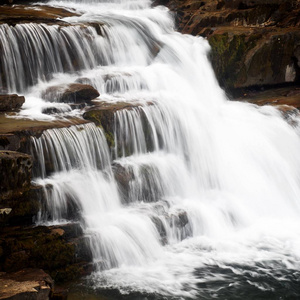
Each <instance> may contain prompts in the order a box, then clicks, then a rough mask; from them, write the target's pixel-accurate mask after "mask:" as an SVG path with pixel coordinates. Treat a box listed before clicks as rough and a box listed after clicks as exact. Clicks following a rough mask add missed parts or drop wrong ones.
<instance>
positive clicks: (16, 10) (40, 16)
mask: <svg viewBox="0 0 300 300" xmlns="http://www.w3.org/2000/svg"><path fill="white" fill-rule="evenodd" d="M4 2H6V3H4V4H17V3H20V2H24V0H22V1H17V0H6V1H4ZM28 2H32V1H28ZM1 3H2V2H1ZM2 4H3V3H2ZM37 8H38V9H37ZM0 11H1V14H0V24H1V23H6V24H9V25H13V26H14V25H16V24H20V23H30V22H34V23H44V24H60V25H64V24H66V25H67V24H68V23H65V22H63V21H61V20H60V19H61V18H64V17H71V16H76V15H78V14H76V13H74V12H73V11H70V10H67V9H64V8H59V7H51V6H47V5H43V6H41V5H14V6H7V5H3V6H0Z"/></svg>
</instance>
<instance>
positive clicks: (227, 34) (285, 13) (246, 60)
mask: <svg viewBox="0 0 300 300" xmlns="http://www.w3.org/2000/svg"><path fill="white" fill-rule="evenodd" d="M158 2H159V1H158ZM159 3H160V2H159ZM162 4H166V5H167V6H168V7H169V8H170V9H171V10H173V11H174V12H175V14H176V21H177V26H178V29H179V31H181V32H183V33H189V34H193V35H201V36H203V37H206V38H207V39H208V41H209V43H210V45H211V47H212V50H211V62H212V65H213V68H214V70H215V73H216V76H217V78H218V80H219V82H220V85H221V86H222V87H224V88H225V89H226V90H227V91H228V92H233V91H234V90H235V89H240V88H248V87H252V86H253V87H254V86H268V85H272V86H274V85H279V84H291V83H293V84H299V82H300V76H299V74H300V68H299V66H300V63H299V62H300V60H299V52H300V49H299V47H300V33H299V30H298V28H299V25H300V17H299V15H300V3H299V1H293V0H291V1H279V0H265V1H248V0H212V1H211V0H210V1H208V0H203V1H195V0H184V1H179V0H169V1H167V2H166V3H162Z"/></svg>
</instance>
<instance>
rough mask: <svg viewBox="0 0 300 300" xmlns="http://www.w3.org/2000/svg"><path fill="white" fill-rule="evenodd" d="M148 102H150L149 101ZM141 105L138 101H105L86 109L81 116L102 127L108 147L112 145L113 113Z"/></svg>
mask: <svg viewBox="0 0 300 300" xmlns="http://www.w3.org/2000/svg"><path fill="white" fill-rule="evenodd" d="M149 104H150V103H149ZM139 106H141V104H140V103H128V102H116V103H107V102H101V103H98V104H97V105H95V106H94V107H92V108H90V109H88V110H87V111H86V112H85V113H84V114H83V118H84V119H86V120H89V121H92V122H94V123H95V124H96V125H97V126H100V127H102V128H103V130H104V133H105V136H106V140H107V143H108V146H109V147H114V144H115V142H114V134H113V133H114V114H115V113H116V112H117V111H121V110H125V109H126V110H131V109H134V108H137V107H139Z"/></svg>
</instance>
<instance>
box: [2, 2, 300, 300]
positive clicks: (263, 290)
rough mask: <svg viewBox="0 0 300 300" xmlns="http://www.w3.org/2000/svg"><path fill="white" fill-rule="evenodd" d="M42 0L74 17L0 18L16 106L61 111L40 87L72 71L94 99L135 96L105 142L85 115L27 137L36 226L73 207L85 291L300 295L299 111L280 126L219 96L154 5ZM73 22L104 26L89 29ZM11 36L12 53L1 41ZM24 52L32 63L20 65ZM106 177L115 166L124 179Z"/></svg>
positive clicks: (188, 42)
mask: <svg viewBox="0 0 300 300" xmlns="http://www.w3.org/2000/svg"><path fill="white" fill-rule="evenodd" d="M49 3H50V5H53V6H64V7H69V8H72V9H75V10H76V11H78V12H80V13H81V14H82V15H81V16H76V17H69V18H65V19H64V21H67V22H70V23H72V24H78V25H77V26H76V25H75V26H66V27H64V28H63V29H60V30H59V29H58V26H57V25H53V26H50V25H35V24H24V25H17V26H15V28H11V27H9V26H6V25H0V35H1V34H3V32H5V34H6V35H8V36H9V37H10V39H6V42H4V41H3V40H2V39H0V44H1V43H2V44H1V45H2V47H4V46H5V49H7V51H6V54H7V57H6V58H5V62H6V63H7V64H8V65H7V67H6V68H5V70H6V71H7V74H6V77H5V78H7V80H6V82H1V84H2V85H4V84H5V85H6V86H7V88H8V90H9V91H11V92H13V91H19V92H24V93H25V96H27V97H26V101H27V103H26V106H25V109H24V110H23V111H22V112H21V113H20V116H21V117H24V116H25V117H29V118H38V119H46V118H48V119H49V118H53V119H55V118H61V117H63V116H65V115H68V113H69V112H68V110H67V109H65V110H64V109H62V112H61V113H60V114H58V115H56V116H51V117H49V116H47V115H45V114H42V109H43V108H45V107H47V106H49V105H50V106H51V105H53V104H52V103H50V102H47V101H46V100H44V99H42V94H43V91H44V90H45V89H46V88H47V87H49V86H51V85H55V84H57V83H59V84H62V83H71V82H74V81H76V80H81V82H86V83H89V84H92V85H93V86H94V87H95V88H96V89H97V90H98V91H99V92H100V94H101V96H100V97H99V100H101V101H107V102H117V101H124V102H131V103H139V104H140V106H139V107H136V108H133V109H130V110H122V111H118V112H117V113H115V115H114V124H115V132H114V139H115V144H114V148H112V149H109V147H108V145H107V142H106V140H105V135H104V134H103V132H102V129H100V128H98V127H96V126H95V125H92V124H87V125H80V126H72V127H70V128H64V129H53V130H47V131H45V132H44V133H43V135H42V136H41V137H40V138H33V153H34V155H35V156H36V158H37V160H38V162H39V163H38V165H37V168H36V174H35V176H36V177H35V179H34V181H35V182H37V183H39V184H42V185H43V186H44V187H45V192H46V193H47V195H48V203H47V206H48V207H47V213H45V212H41V214H40V216H39V220H38V222H39V223H43V222H52V223H61V222H68V221H70V220H69V217H70V214H71V212H72V213H74V211H77V212H78V219H79V220H80V221H81V222H82V226H83V227H84V230H85V233H86V235H87V236H88V237H89V243H90V247H91V250H92V254H93V259H94V263H95V266H96V271H95V272H94V273H93V275H92V276H91V277H90V278H89V281H88V283H89V285H91V287H92V288H93V289H95V291H94V293H95V294H97V291H98V290H99V291H101V293H105V291H107V290H108V291H116V294H115V297H116V298H118V297H119V298H122V297H124V298H126V297H129V298H128V299H146V298H143V297H144V295H146V296H145V297H147V299H193V298H197V299H292V298H293V297H294V298H295V299H296V298H297V297H300V282H299V280H300V279H299V278H300V274H299V270H300V155H299V153H300V140H299V128H298V120H297V119H295V120H293V121H294V122H293V126H292V125H290V124H289V123H288V122H287V121H286V120H285V119H284V118H283V117H282V114H281V112H279V111H278V110H276V109H275V108H271V107H263V108H258V107H256V106H254V105H250V104H245V103H237V102H231V101H229V100H228V99H227V98H226V95H225V93H224V92H223V90H222V89H221V88H220V87H219V86H218V83H217V81H216V79H215V76H214V74H213V70H212V68H211V66H210V62H209V59H208V52H209V45H208V42H207V41H206V40H204V39H203V38H201V37H192V36H188V35H181V34H179V33H176V32H174V28H173V27H174V24H173V21H172V16H171V14H170V13H169V12H168V10H167V9H166V8H164V7H156V8H151V7H150V5H151V3H150V2H149V1H142V0H140V1H128V0H126V1H125V0H123V1H121V0H119V1H109V2H100V1H95V0H94V1H93V0H90V1H87V0H85V1H84V0H81V1H66V0H64V1H51V2H49ZM49 3H48V4H49ZM86 22H90V23H92V22H100V23H101V24H103V25H102V26H101V28H100V29H99V30H100V31H101V34H99V31H98V32H97V30H96V29H95V27H93V26H91V25H86V26H82V24H83V23H86ZM16 39H17V40H18V44H20V41H21V40H22V45H24V49H26V51H25V54H24V52H22V51H21V49H17V48H16V47H13V46H12V44H13V42H14V41H15V40H16ZM5 43H6V44H5ZM4 44H5V45H4ZM31 49H35V50H31ZM43 49H48V52H45V51H44V50H43ZM26 53H27V54H28V53H33V54H34V57H36V60H34V61H30V60H28V59H27V60H26V61H25V60H24V57H23V56H24V55H25V57H26V55H27V54H26ZM74 58H75V59H76V61H78V64H77V65H76V68H75V67H74V66H73V64H72V59H74ZM3 61H4V60H3ZM42 61H44V62H45V61H46V62H47V63H46V65H43V64H42V63H41V64H39V63H38V62H42ZM48 62H49V63H48ZM2 65H4V63H3V62H2ZM20 72H21V73H20ZM19 74H23V75H22V76H19ZM16 78H18V80H16ZM0 87H1V85H0ZM66 105H67V104H64V107H65V106H66ZM66 111H67V112H66ZM73 113H74V112H73ZM75 114H80V112H75ZM47 162H51V164H50V165H52V168H49V167H48V166H49V163H47ZM47 168H48V169H47ZM120 172H121V173H120ZM118 174H125V175H126V178H127V179H128V180H127V181H128V184H127V186H126V188H124V187H122V186H121V185H120V180H119V179H118ZM70 199H71V200H72V201H71V202H72V203H75V206H74V205H73V206H72V207H70V205H69V203H70ZM122 295H123V296H122ZM112 299H113V298H112Z"/></svg>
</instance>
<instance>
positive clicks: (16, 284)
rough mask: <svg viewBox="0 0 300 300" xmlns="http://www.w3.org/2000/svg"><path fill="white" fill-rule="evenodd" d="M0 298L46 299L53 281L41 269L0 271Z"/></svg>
mask: <svg viewBox="0 0 300 300" xmlns="http://www.w3.org/2000/svg"><path fill="white" fill-rule="evenodd" d="M0 286H1V289H0V299H9V300H21V299H28V300H47V299H50V294H51V291H52V290H53V287H54V283H53V280H52V278H51V277H50V276H49V275H48V274H46V273H45V272H44V271H43V270H41V269H23V270H20V271H18V272H15V273H0Z"/></svg>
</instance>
